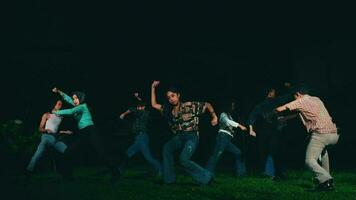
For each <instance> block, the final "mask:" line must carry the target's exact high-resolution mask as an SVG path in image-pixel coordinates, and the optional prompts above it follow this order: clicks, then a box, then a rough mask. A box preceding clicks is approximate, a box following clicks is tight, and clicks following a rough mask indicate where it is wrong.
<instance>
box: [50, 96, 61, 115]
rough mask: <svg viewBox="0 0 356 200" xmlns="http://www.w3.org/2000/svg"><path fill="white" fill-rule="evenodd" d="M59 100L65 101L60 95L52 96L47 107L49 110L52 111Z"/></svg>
mask: <svg viewBox="0 0 356 200" xmlns="http://www.w3.org/2000/svg"><path fill="white" fill-rule="evenodd" d="M58 101H61V102H62V103H63V100H62V99H61V98H59V97H51V98H50V100H49V103H48V107H47V110H48V112H52V110H53V108H54V107H55V106H56V104H57V102H58Z"/></svg>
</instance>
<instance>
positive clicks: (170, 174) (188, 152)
mask: <svg viewBox="0 0 356 200" xmlns="http://www.w3.org/2000/svg"><path fill="white" fill-rule="evenodd" d="M198 141H199V137H198V134H197V132H180V133H177V135H176V136H174V137H173V138H172V139H171V140H169V141H168V142H167V143H166V144H165V145H164V147H163V178H164V182H165V183H167V184H169V183H174V182H175V180H176V177H175V173H174V159H173V154H174V151H175V150H177V149H180V148H182V152H181V154H180V157H179V162H180V164H181V165H182V166H183V167H184V169H185V170H186V172H187V173H188V174H189V175H191V176H192V177H193V179H194V180H196V181H197V182H198V183H201V184H206V183H208V182H209V181H210V180H211V178H212V174H211V173H210V172H209V171H208V170H206V169H204V168H202V167H201V166H199V165H198V164H196V163H195V162H193V161H191V160H190V159H191V157H192V156H193V153H194V152H195V150H196V148H197V145H198Z"/></svg>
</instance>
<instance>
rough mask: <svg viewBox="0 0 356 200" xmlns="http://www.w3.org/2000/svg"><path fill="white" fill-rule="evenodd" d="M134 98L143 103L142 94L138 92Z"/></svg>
mask: <svg viewBox="0 0 356 200" xmlns="http://www.w3.org/2000/svg"><path fill="white" fill-rule="evenodd" d="M134 96H135V98H136V99H137V100H139V101H142V98H141V97H140V94H139V93H138V92H135V93H134Z"/></svg>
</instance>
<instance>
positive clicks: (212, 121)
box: [211, 116, 218, 126]
mask: <svg viewBox="0 0 356 200" xmlns="http://www.w3.org/2000/svg"><path fill="white" fill-rule="evenodd" d="M217 124H218V117H216V116H214V117H213V119H211V125H212V126H216V125H217Z"/></svg>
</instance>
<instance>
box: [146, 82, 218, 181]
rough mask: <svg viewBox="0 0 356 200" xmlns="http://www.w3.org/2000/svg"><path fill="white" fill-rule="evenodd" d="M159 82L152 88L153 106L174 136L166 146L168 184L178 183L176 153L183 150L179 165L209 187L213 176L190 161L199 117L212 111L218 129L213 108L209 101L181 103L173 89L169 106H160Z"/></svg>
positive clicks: (164, 168)
mask: <svg viewBox="0 0 356 200" xmlns="http://www.w3.org/2000/svg"><path fill="white" fill-rule="evenodd" d="M158 84H159V81H154V82H153V83H152V87H151V104H152V107H153V108H155V109H157V110H159V111H160V112H161V113H162V114H164V116H165V117H166V118H167V120H168V123H169V126H170V128H171V130H172V132H173V133H174V134H175V136H174V137H173V138H172V139H171V140H169V141H168V142H167V143H166V144H165V145H164V147H163V178H164V183H165V184H172V183H174V182H175V179H176V178H175V173H174V161H173V153H174V151H176V150H177V149H182V152H181V154H180V157H179V161H180V164H181V165H182V166H183V167H184V168H185V170H186V171H187V173H188V174H190V175H191V176H192V177H193V179H195V180H196V181H197V182H198V183H200V184H209V183H211V182H212V181H213V175H212V173H211V172H209V171H208V170H206V169H204V168H202V167H201V166H199V165H198V164H197V163H195V162H193V161H192V160H191V157H192V156H193V153H194V152H195V150H196V148H197V146H198V141H199V116H200V115H202V114H203V113H204V112H205V111H206V110H208V111H209V112H210V115H211V118H212V120H211V124H212V125H213V126H215V125H216V124H217V123H218V118H217V116H216V114H215V112H214V109H213V107H212V106H211V104H210V103H207V102H190V101H188V102H182V101H181V100H180V92H178V91H177V90H176V89H174V88H170V89H168V90H167V92H166V96H167V99H168V104H167V105H165V106H164V105H161V104H158V103H157V101H156V87H157V86H158Z"/></svg>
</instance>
